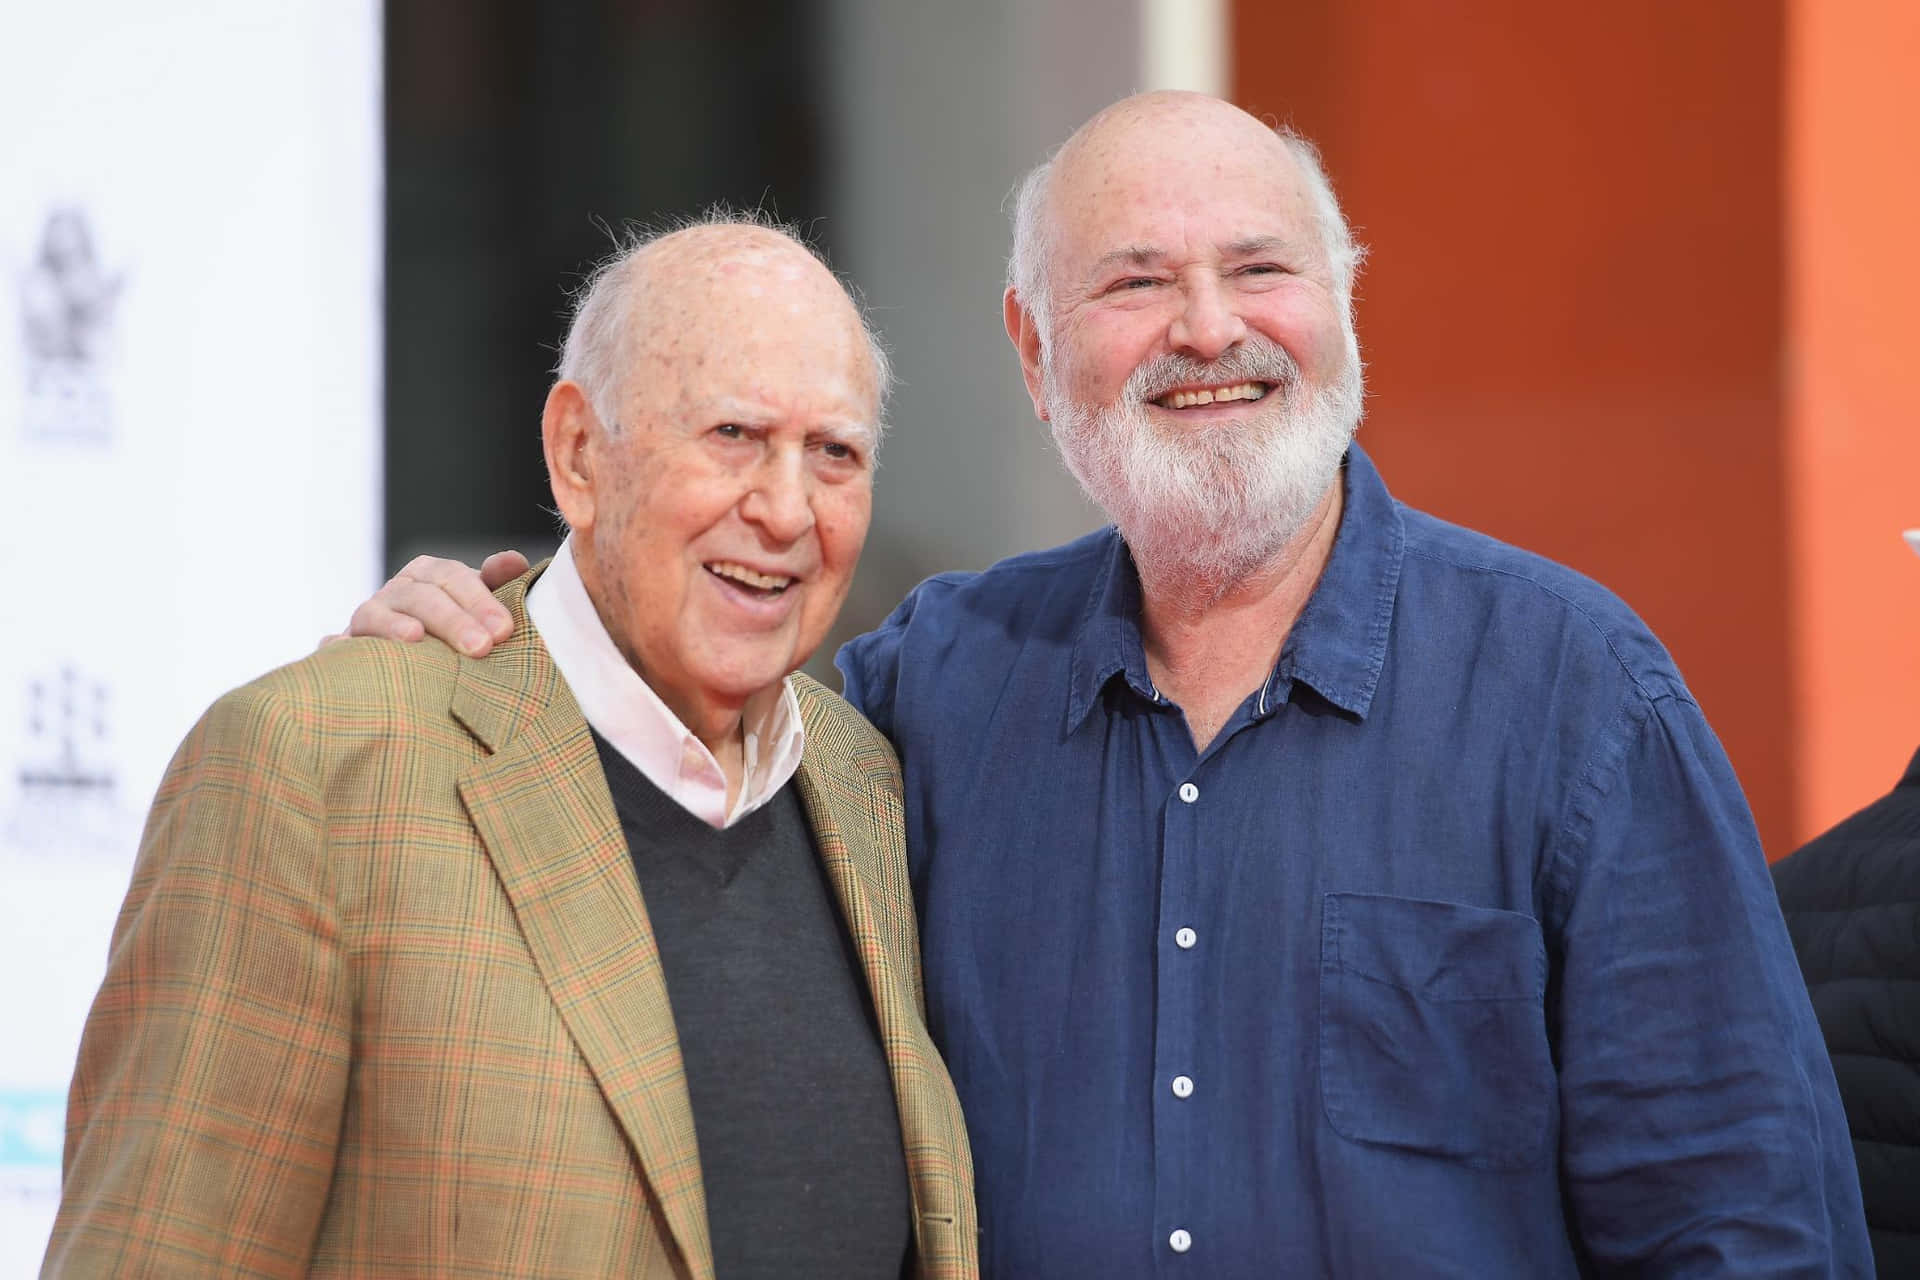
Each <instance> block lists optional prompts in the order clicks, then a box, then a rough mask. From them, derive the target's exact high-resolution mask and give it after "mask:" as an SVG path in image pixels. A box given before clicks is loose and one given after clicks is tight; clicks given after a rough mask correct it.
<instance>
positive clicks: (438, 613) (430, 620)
mask: <svg viewBox="0 0 1920 1280" xmlns="http://www.w3.org/2000/svg"><path fill="white" fill-rule="evenodd" d="M416 563H417V562H416ZM442 563H447V562H442ZM455 567H456V568H457V569H459V571H460V573H462V574H465V575H466V577H467V579H468V583H467V585H466V587H464V588H461V589H462V590H463V591H466V592H468V593H469V594H468V596H467V598H468V600H469V601H472V596H471V594H470V592H471V590H472V588H473V587H474V586H475V585H477V584H478V583H479V575H478V574H476V573H474V571H473V570H472V569H469V568H468V567H467V566H465V565H461V564H456V565H455ZM414 569H415V565H408V566H407V567H406V568H405V569H402V570H401V571H400V572H399V573H398V574H396V575H394V577H393V579H392V580H391V581H389V582H388V583H387V585H386V586H384V587H382V588H380V590H379V591H378V592H377V593H376V594H375V595H374V597H373V599H371V600H369V601H367V602H366V603H364V604H362V605H361V606H360V607H359V608H358V609H355V610H354V611H353V619H352V621H351V622H350V623H349V624H348V626H347V634H348V635H355V636H385V637H387V638H389V639H393V640H408V641H412V640H418V639H420V638H421V637H422V636H423V635H431V636H434V637H436V638H437V639H440V640H443V641H445V642H446V643H447V644H450V645H452V646H453V647H454V648H456V649H458V650H460V652H462V653H464V654H466V655H468V656H469V657H473V658H479V657H483V656H485V655H486V654H487V652H488V651H489V650H491V649H492V648H493V637H492V636H491V635H489V634H488V631H487V627H486V625H483V624H482V622H480V621H479V620H478V619H476V618H475V616H474V614H473V613H472V612H471V611H470V609H469V608H468V606H467V605H466V604H463V603H462V602H461V600H460V599H457V598H456V597H455V596H454V595H453V594H452V592H451V590H450V589H449V588H448V587H447V586H444V585H441V584H440V583H437V582H429V581H424V580H422V579H421V578H418V577H415V576H413V572H414ZM441 576H445V577H449V578H451V579H453V580H456V581H457V577H458V575H441ZM480 595H481V597H482V598H483V599H484V600H485V602H486V603H487V604H490V605H492V606H493V607H494V608H495V609H498V610H499V611H500V614H501V619H502V623H503V630H502V632H501V634H502V635H505V634H506V630H505V629H504V628H505V626H506V625H507V624H506V619H505V613H506V610H505V609H503V608H501V606H500V602H499V601H497V600H495V599H494V598H493V597H492V596H490V595H487V594H486V592H485V589H484V588H481V589H480ZM475 603H477V602H475Z"/></svg>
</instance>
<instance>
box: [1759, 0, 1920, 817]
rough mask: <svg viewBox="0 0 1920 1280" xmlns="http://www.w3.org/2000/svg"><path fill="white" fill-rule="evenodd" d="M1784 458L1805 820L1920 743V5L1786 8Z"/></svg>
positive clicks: (1895, 771)
mask: <svg viewBox="0 0 1920 1280" xmlns="http://www.w3.org/2000/svg"><path fill="white" fill-rule="evenodd" d="M1787 30H1788V37H1789V39H1788V49H1789V54H1788V59H1787V63H1788V76H1787V95H1786V96H1787V103H1788V115H1789V117H1790V121H1791V123H1790V125H1789V129H1788V136H1787V156H1788V164H1787V173H1788V179H1789V180H1788V184H1787V227H1788V238H1787V244H1788V260H1789V263H1790V270H1789V273H1788V289H1787V298H1788V307H1787V330H1786V332H1787V357H1788V358H1787V366H1786V367H1787V371H1788V379H1787V387H1788V395H1787V449H1786V456H1787V460H1788V464H1787V465H1788V473H1789V474H1790V475H1791V476H1793V477H1794V481H1793V484H1792V487H1791V506H1790V508H1789V510H1790V515H1791V527H1792V528H1793V530H1794V532H1795V537H1794V540H1793V549H1792V561H1791V570H1792V581H1793V609H1792V629H1791V633H1790V642H1791V651H1792V655H1793V659H1794V668H1793V669H1794V690H1793V693H1794V713H1793V714H1794V720H1795V723H1796V724H1798V726H1799V729H1800V738H1799V746H1800V747H1801V752H1802V758H1801V761H1800V767H1799V769H1798V770H1797V775H1796V790H1797V794H1798V798H1799V811H1800V813H1801V814H1802V815H1804V817H1805V819H1806V821H1805V822H1804V823H1803V824H1802V825H1803V827H1811V828H1818V827H1821V826H1824V825H1826V824H1827V823H1830V822H1832V821H1833V820H1834V819H1836V818H1839V817H1842V816H1844V815H1845V814H1847V813H1848V812H1850V811H1852V810H1853V809H1856V808H1858V807H1859V806H1860V805H1861V804H1863V803H1865V802H1866V801H1867V800H1869V799H1871V798H1872V797H1873V796H1875V795H1877V794H1879V793H1880V792H1883V791H1885V790H1886V788H1887V787H1888V786H1889V785H1891V784H1892V782H1893V780H1894V779H1895V778H1896V777H1898V776H1899V772H1900V769H1901V767H1902V766H1903V765H1904V764H1905V763H1906V761H1907V759H1908V758H1909V757H1910V756H1911V754H1912V753H1913V750H1914V748H1915V747H1916V746H1917V745H1920V560H1916V559H1915V558H1914V557H1913V556H1912V555H1911V554H1910V553H1909V552H1908V551H1907V550H1906V549H1905V548H1904V547H1903V546H1901V544H1900V543H1899V541H1898V538H1897V531H1898V530H1900V529H1902V528H1914V527H1920V172H1916V169H1915V163H1914V161H1915V157H1916V156H1920V5H1916V4H1915V3H1913V0H1850V3H1847V4H1833V3H1831V0H1796V2H1795V3H1793V4H1792V6H1791V7H1790V9H1789V18H1788V27H1787Z"/></svg>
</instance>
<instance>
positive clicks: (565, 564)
mask: <svg viewBox="0 0 1920 1280" xmlns="http://www.w3.org/2000/svg"><path fill="white" fill-rule="evenodd" d="M527 617H528V619H529V620H531V621H532V623H533V626H534V629H535V630H536V631H538V632H539V633H540V639H541V641H542V642H544V643H545V644H546V646H547V653H548V654H549V655H550V656H551V657H552V658H553V665H554V666H556V667H558V668H560V674H561V675H562V676H564V677H565V678H566V681H567V685H568V687H569V688H571V689H572V690H573V696H574V700H575V701H576V702H578V703H579V704H580V714H581V715H583V716H585V717H586V719H587V723H588V724H590V725H592V726H593V729H594V732H596V733H598V734H599V735H600V736H601V737H603V738H605V739H606V740H607V741H608V742H610V743H612V744H613V747H614V749H615V750H616V751H618V752H619V753H620V754H621V755H623V756H625V757H626V758H627V761H628V762H629V763H630V764H632V765H633V767H634V768H636V769H638V770H639V771H640V772H641V773H643V774H645V775H646V777H647V781H649V782H651V783H652V784H653V785H654V786H656V787H658V788H660V790H662V791H664V792H665V793H666V794H667V796H668V797H669V798H670V799H672V800H673V802H674V803H675V804H677V805H679V806H680V807H681V808H683V809H685V810H686V811H687V812H688V813H691V814H692V815H693V816H694V817H696V818H698V819H700V820H701V821H702V822H704V823H706V824H707V825H708V826H711V827H730V826H732V825H733V824H734V823H736V822H738V821H740V819H742V818H744V817H746V816H747V815H748V814H749V813H752V812H753V811H754V810H755V809H758V808H759V807H760V806H761V805H763V804H765V803H766V802H767V801H769V800H771V799H773V797H774V795H775V793H777V792H778V791H779V790H780V788H781V787H784V786H786V785H787V780H788V779H789V778H791V777H793V772H794V770H795V769H798V768H799V767H800V752H801V751H802V749H803V748H804V747H805V746H806V742H807V735H806V730H805V729H804V728H803V727H802V726H801V723H800V704H799V703H798V702H797V701H796V700H795V699H794V696H793V689H792V688H791V687H790V686H789V685H788V684H787V682H786V681H784V680H782V681H781V682H780V683H779V685H778V686H776V687H775V688H771V689H767V690H764V691H763V692H761V693H758V694H755V695H754V696H753V697H752V698H750V699H748V700H747V706H746V711H745V714H744V716H743V724H742V730H743V732H742V737H743V739H744V743H745V751H744V756H745V761H746V778H745V781H744V782H743V783H742V785H741V787H740V797H739V799H737V800H735V801H734V805H733V811H732V812H731V813H729V812H728V811H727V779H726V775H725V774H723V773H722V772H721V771H720V762H719V761H717V760H715V759H714V758H713V753H712V752H711V751H709V750H707V744H706V743H704V742H702V741H700V739H698V738H696V737H694V736H693V732H692V731H691V730H689V729H688V728H687V726H686V725H684V724H682V723H680V717H678V716H676V715H674V714H673V712H672V711H671V710H669V709H668V707H667V704H666V703H664V702H662V701H661V700H660V695H658V694H656V693H655V692H654V691H653V690H652V689H651V688H649V687H648V686H647V682H646V681H645V680H642V679H641V678H640V675H639V673H638V672H636V671H635V670H634V669H633V668H632V667H631V666H628V665H627V660H626V658H625V657H623V656H622V655H621V653H620V650H619V649H618V648H617V647H616V646H615V645H614V643H613V637H611V636H609V635H608V634H607V629H606V627H605V626H603V625H602V624H601V622H600V614H599V612H598V611H597V610H595V609H594V607H593V601H592V600H590V599H588V598H587V588H586V585H585V584H584V583H582V582H581V581H580V571H579V569H578V568H576V567H575V565H574V563H573V539H572V538H571V537H569V538H568V539H567V540H566V541H565V542H563V543H561V544H560V550H559V551H557V552H555V553H554V557H553V563H551V564H549V565H548V566H547V570H546V572H545V573H543V574H541V575H540V580H539V581H537V582H535V583H534V584H533V589H532V590H530V591H528V592H527Z"/></svg>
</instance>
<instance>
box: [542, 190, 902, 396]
mask: <svg viewBox="0 0 1920 1280" xmlns="http://www.w3.org/2000/svg"><path fill="white" fill-rule="evenodd" d="M719 280H728V281H742V280H744V281H748V282H749V284H748V286H747V287H748V288H750V289H752V290H753V291H754V292H753V293H752V295H751V296H752V297H761V298H764V297H765V296H766V294H767V292H768V290H769V289H777V290H778V291H780V292H791V291H794V290H798V291H800V293H802V294H804V295H807V297H806V298H804V299H803V298H801V297H795V298H793V299H792V300H790V301H789V303H788V312H789V314H799V313H800V312H802V311H804V310H805V309H807V308H808V306H809V305H812V306H814V307H824V308H828V309H826V310H823V311H822V314H825V315H833V316H835V318H840V317H846V318H848V319H849V320H850V322H851V323H852V324H853V325H854V326H855V328H856V329H857V332H858V334H859V337H860V340H861V342H862V344H863V345H864V347H865V354H866V357H867V362H868V364H869V367H870V370H871V375H872V381H873V386H874V390H875V400H876V402H877V404H878V405H879V411H878V412H879V415H880V417H879V421H878V422H877V423H876V425H877V426H879V427H880V428H881V429H882V430H884V412H885V406H886V400H887V396H888V394H889V393H890V392H891V390H892V388H893V369H892V362H891V361H890V360H889V358H888V356H887V350H886V346H885V344H884V343H883V342H882V341H881V339H880V335H879V334H878V333H877V332H876V331H875V330H874V328H873V326H872V324H871V323H870V322H869V321H868V319H867V316H866V313H865V310H864V308H863V307H862V305H861V302H860V297H859V294H858V291H857V290H855V289H854V288H853V286H852V285H850V284H849V283H847V282H846V281H844V280H841V279H840V278H839V277H838V276H836V275H835V274H834V273H833V271H832V269H831V267H830V266H829V264H828V263H827V261H826V259H825V258H824V257H823V256H822V255H821V254H820V253H819V252H818V251H817V250H816V249H815V248H813V246H811V245H810V244H808V243H807V241H806V240H805V238H804V237H803V236H802V235H801V234H800V232H799V231H798V229H797V228H794V227H791V226H788V225H785V224H782V223H778V222H775V221H773V220H772V219H770V218H768V217H766V216H765V215H764V214H760V213H757V212H756V213H734V212H732V211H730V210H726V209H720V208H716V209H713V210H709V211H708V212H707V213H706V214H704V215H702V216H701V217H700V218H699V219H692V220H683V221H682V222H680V223H678V224H676V225H673V226H668V227H656V228H634V229H630V230H629V231H628V233H627V235H626V237H625V240H624V241H623V243H621V244H620V246H619V247H618V248H617V249H616V250H615V252H614V253H613V254H612V255H610V256H609V257H608V258H606V259H605V260H604V261H602V262H601V263H600V264H599V265H598V266H596V267H595V268H594V269H593V270H592V272H590V273H589V275H588V277H587V280H586V282H585V284H584V285H583V286H582V287H581V289H580V290H579V292H578V293H577V294H576V295H575V302H574V309H573V317H572V320H571V322H570V324H569V326H568V330H567V336H566V339H565V342H564V343H563V345H562V347H561V353H560V361H559V364H558V366H557V367H556V369H555V376H556V378H557V379H558V380H560V381H570V382H574V383H577V384H578V385H579V386H580V388H581V390H582V391H583V392H584V393H585V395H586V397H587V400H588V402H589V403H590V404H591V405H592V407H593V410H594V413H595V415H596V416H597V417H598V418H599V420H600V422H601V424H602V426H603V427H604V428H605V429H607V430H609V431H617V430H618V429H619V424H620V403H619V401H620V396H621V394H622V389H623V387H624V385H625V382H626V377H625V374H626V373H627V370H626V369H625V368H624V365H625V363H626V362H627V360H628V359H629V357H630V355H631V354H632V353H633V352H634V351H635V350H636V349H637V346H636V339H637V338H638V339H641V340H642V341H644V342H645V343H646V345H648V346H653V345H654V343H653V341H652V340H653V339H654V338H656V337H657V336H658V335H659V334H661V333H662V332H670V331H671V328H672V327H673V326H674V325H675V324H676V323H680V324H685V323H687V322H688V321H689V319H690V318H692V319H695V320H697V318H698V315H699V307H700V306H701V305H703V303H708V302H712V301H713V300H714V299H713V298H712V296H711V295H712V294H714V293H715V292H716V290H715V289H714V287H713V286H714V284H715V282H716V281H719ZM641 327H644V330H645V331H646V332H644V333H642V332H637V331H636V330H637V329H640V328H641ZM682 355H683V356H685V357H687V358H689V359H693V360H695V361H703V360H704V356H694V355H693V354H692V353H691V352H688V351H685V350H683V351H682ZM693 367H696V368H697V367H699V365H698V363H696V364H695V365H694V366H693Z"/></svg>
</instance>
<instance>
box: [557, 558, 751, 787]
mask: <svg viewBox="0 0 1920 1280" xmlns="http://www.w3.org/2000/svg"><path fill="white" fill-rule="evenodd" d="M573 563H574V571H575V572H576V573H578V574H579V575H580V584H581V586H582V587H584V588H585V589H586V593H587V600H588V602H589V603H590V604H592V605H593V610H594V613H595V614H597V615H598V616H599V618H600V625H601V627H602V628H604V629H605V631H606V633H607V638H608V639H609V640H612V641H613V647H614V648H616V649H618V650H619V651H620V656H621V657H623V658H625V659H626V661H627V665H628V666H629V667H632V668H633V671H634V674H636V675H638V676H639V677H640V678H641V679H642V680H644V681H646V683H647V687H648V688H649V689H651V690H653V692H654V694H655V696H657V697H658V698H659V699H660V701H662V702H664V703H665V704H666V706H667V710H669V711H671V712H673V714H674V716H675V718H676V719H678V720H679V721H680V723H681V724H683V725H685V726H686V727H687V731H688V732H689V733H691V734H693V736H694V737H696V738H698V739H700V741H701V743H702V744H704V745H705V746H706V748H707V750H708V751H710V752H711V753H712V754H713V759H714V763H716V764H718V765H719V766H720V772H721V774H722V775H723V776H724V777H725V778H726V780H727V810H728V811H729V812H731V811H732V809H733V805H734V802H735V801H736V800H738V799H739V798H740V791H741V788H743V787H744V786H745V785H746V769H747V752H746V739H745V735H744V725H745V717H746V709H747V704H746V701H745V700H744V699H742V700H739V701H735V700H732V699H716V698H714V697H711V696H709V695H706V694H704V693H703V692H701V691H699V690H688V689H677V688H674V687H672V686H671V685H669V684H668V683H666V682H664V681H662V680H660V679H658V678H656V676H655V675H654V674H653V673H652V672H650V671H648V670H647V668H646V665H645V664H644V663H642V662H641V661H640V655H639V653H638V652H636V651H635V649H634V647H633V645H631V644H630V643H628V640H627V635H626V631H625V629H624V628H623V627H622V626H621V625H620V618H619V610H618V609H617V608H613V607H609V604H608V603H603V602H610V601H612V600H614V599H617V598H618V597H617V596H614V595H609V593H608V591H607V590H606V585H609V584H603V580H602V577H601V574H600V565H599V562H598V560H597V559H595V557H594V556H593V554H592V552H591V550H590V545H589V549H586V550H584V551H583V548H582V546H581V540H580V539H578V538H576V539H575V540H574V551H573Z"/></svg>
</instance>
